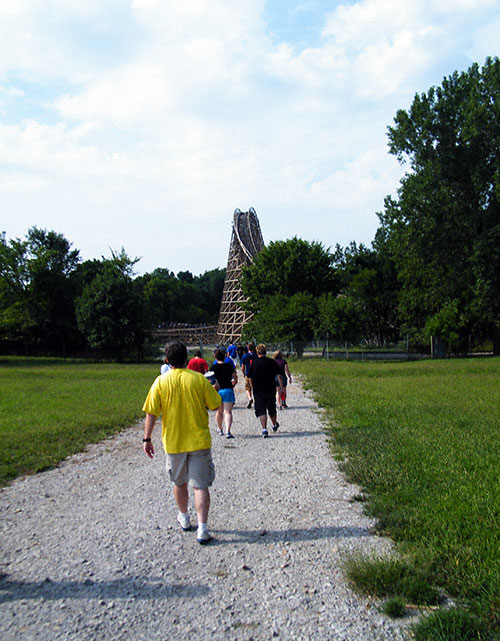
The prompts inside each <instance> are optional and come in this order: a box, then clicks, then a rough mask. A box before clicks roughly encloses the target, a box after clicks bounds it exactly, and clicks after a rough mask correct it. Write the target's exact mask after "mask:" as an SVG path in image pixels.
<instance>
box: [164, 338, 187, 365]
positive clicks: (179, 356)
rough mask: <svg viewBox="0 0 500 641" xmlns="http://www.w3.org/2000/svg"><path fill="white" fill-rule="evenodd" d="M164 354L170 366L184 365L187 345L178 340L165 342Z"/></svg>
mask: <svg viewBox="0 0 500 641" xmlns="http://www.w3.org/2000/svg"><path fill="white" fill-rule="evenodd" d="M165 356H166V358H167V360H168V362H169V363H170V365H172V367H184V366H185V365H186V361H187V347H186V346H185V345H184V343H181V342H180V341H172V342H171V343H167V344H166V345H165Z"/></svg>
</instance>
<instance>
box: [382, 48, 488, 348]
mask: <svg viewBox="0 0 500 641" xmlns="http://www.w3.org/2000/svg"><path fill="white" fill-rule="evenodd" d="M499 122H500V61H499V60H498V58H495V59H491V58H488V59H487V60H486V63H485V65H484V66H483V68H482V69H480V68H479V66H478V65H477V64H474V65H472V67H471V68H470V69H469V70H468V71H467V72H463V73H460V74H459V73H457V72H455V73H454V74H452V75H451V76H450V77H448V78H445V79H444V80H443V82H442V85H441V86H440V87H432V88H431V89H429V91H428V92H427V93H426V94H421V95H416V96H415V98H414V101H413V104H412V106H411V108H410V109H409V110H408V111H403V110H400V111H398V112H397V114H396V117H395V124H394V126H393V127H390V128H389V148H390V151H391V153H392V154H394V155H396V156H397V157H398V159H399V160H400V162H401V163H408V164H409V171H408V172H407V173H406V174H405V176H404V177H403V178H402V180H401V186H400V189H399V191H398V198H397V199H392V198H387V199H386V204H385V210H384V212H383V213H382V214H380V220H381V225H382V229H383V231H384V233H385V234H386V235H387V238H388V242H389V243H390V248H391V253H392V256H393V257H394V260H395V263H396V266H397V270H398V275H399V279H400V282H401V285H402V287H401V294H400V312H401V315H402V318H403V321H404V322H405V325H406V328H407V329H410V330H413V331H416V332H418V331H420V332H421V331H423V330H424V331H425V329H426V328H427V330H428V331H433V332H436V333H438V335H439V334H441V335H442V336H443V337H444V338H445V339H446V338H447V339H448V340H454V341H455V343H456V344H457V345H459V344H460V342H463V341H464V340H465V339H466V337H467V334H468V333H469V332H470V331H472V330H474V329H478V328H481V330H482V331H487V332H489V333H490V335H495V336H496V337H497V338H498V337H499V336H500V317H499V315H498V309H495V305H497V303H496V301H498V299H499V297H500V290H499V289H498V285H499V282H498V278H497V277H496V275H495V274H494V273H492V270H491V269H489V268H488V263H489V262H491V260H492V256H491V255H489V250H488V248H490V249H491V248H492V238H497V237H498V236H499V231H500V207H499V197H500V127H499V124H498V123H499ZM493 244H494V243H493ZM498 251H499V249H498V245H496V249H495V251H494V254H493V260H494V261H497V260H498V259H497V258H496V254H497V253H498ZM478 296H481V304H480V305H479V306H478V305H477V304H476V301H477V298H478ZM451 310H453V315H454V316H455V319H456V327H455V328H454V332H453V333H451V334H450V332H449V327H450V318H451V317H450V314H451ZM455 310H456V311H455ZM485 318H488V319H489V320H488V321H487V322H485ZM447 333H448V336H446V334H447ZM498 347H500V342H498Z"/></svg>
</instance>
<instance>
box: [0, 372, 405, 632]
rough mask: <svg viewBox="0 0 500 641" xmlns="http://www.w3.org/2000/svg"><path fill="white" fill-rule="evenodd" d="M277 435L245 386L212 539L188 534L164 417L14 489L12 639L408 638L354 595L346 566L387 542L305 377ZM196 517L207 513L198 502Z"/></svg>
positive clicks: (8, 605) (218, 441) (5, 515)
mask: <svg viewBox="0 0 500 641" xmlns="http://www.w3.org/2000/svg"><path fill="white" fill-rule="evenodd" d="M288 390H289V391H288V401H289V403H288V404H289V405H290V408H289V409H288V410H284V411H281V412H279V414H278V419H279V421H280V424H281V425H280V428H279V430H278V432H277V433H276V434H273V433H272V432H270V437H269V438H268V439H263V438H261V436H260V425H259V422H258V420H257V419H256V418H255V415H254V413H253V411H252V410H248V409H247V408H246V396H245V392H244V390H243V387H242V385H241V384H239V385H238V388H237V401H236V406H235V409H234V427H233V432H234V434H235V437H236V438H235V439H233V440H227V439H226V438H224V437H221V436H218V435H217V434H216V432H215V420H214V415H213V413H211V417H210V424H211V430H212V434H213V457H214V461H215V465H216V473H217V478H216V480H215V483H214V486H213V488H212V491H211V495H212V507H211V510H210V516H209V527H210V530H211V533H212V534H213V536H214V541H212V542H211V543H210V544H209V545H205V546H200V545H199V544H198V543H197V542H196V531H193V532H183V531H182V530H181V529H180V527H179V526H178V524H177V521H176V515H177V509H176V507H175V504H174V500H173V497H172V491H171V485H170V481H169V480H168V479H167V475H166V472H165V459H164V454H163V451H162V449H161V444H160V439H159V432H160V425H159V424H158V425H157V427H156V429H155V433H154V435H153V441H154V444H155V448H156V456H155V459H154V460H153V461H151V460H150V459H148V458H147V457H146V456H145V455H144V453H143V451H142V443H141V439H142V430H143V422H142V421H141V422H139V423H138V424H137V425H135V426H133V427H131V428H128V429H126V430H125V431H123V432H122V433H120V434H119V435H117V436H116V437H113V438H111V439H108V440H106V441H104V442H102V443H100V444H98V445H92V446H90V447H88V449H87V450H86V451H85V452H83V453H81V454H78V455H75V456H72V457H71V458H69V459H67V460H66V461H65V462H64V463H62V464H61V465H60V466H59V467H58V468H57V469H54V470H50V471H48V472H44V473H42V474H37V475H35V476H30V477H27V478H23V479H19V480H17V481H16V482H14V483H13V484H12V485H10V486H8V487H6V488H4V489H3V490H2V491H1V492H0V513H1V525H0V528H1V529H0V536H1V547H2V557H1V565H0V572H1V574H0V602H1V606H0V638H1V639H2V640H3V641H10V640H14V639H15V640H22V641H29V640H31V639H33V640H35V639H36V641H58V640H63V639H71V640H72V641H87V640H95V639H99V641H105V640H110V641H111V640H113V641H119V640H124V641H125V640H126V641H141V640H143V639H144V640H148V641H152V640H161V641H164V640H177V639H179V640H180V639H188V638H189V639H196V640H197V641H205V640H208V639H210V641H217V640H219V639H224V640H226V639H231V640H234V641H240V640H241V641H263V640H269V639H278V640H279V639H281V640H282V641H285V640H286V641H291V640H297V641H299V640H304V641H305V640H307V641H311V640H313V641H327V640H329V641H333V640H335V641H337V640H338V641H341V640H349V641H358V640H367V641H372V640H373V641H375V640H387V639H390V640H391V641H392V640H394V641H399V640H402V639H404V638H405V635H404V628H405V625H406V623H405V622H403V623H401V622H398V621H393V620H391V619H389V618H387V617H385V616H384V615H382V614H381V613H380V612H379V607H380V604H379V603H378V602H376V601H373V600H371V599H369V598H367V597H363V596H359V595H357V594H355V593H354V592H352V591H351V590H350V589H349V588H348V586H347V584H346V581H345V578H344V575H343V571H342V561H343V559H344V558H345V556H346V555H349V554H351V553H353V552H360V551H361V552H366V553H376V552H378V553H386V552H388V551H389V550H390V549H391V543H390V541H388V540H387V539H384V538H381V537H376V536H374V535H372V533H371V531H372V528H373V526H374V522H373V521H372V520H370V519H369V518H367V517H366V516H365V515H364V514H363V511H362V506H361V505H360V503H359V502H356V501H353V497H354V496H355V495H356V494H358V493H359V488H357V487H355V486H353V485H350V484H348V483H347V482H346V481H345V479H344V477H343V476H342V474H341V473H340V472H339V471H338V469H337V466H336V463H335V461H334V460H333V459H332V457H331V455H330V453H329V450H328V447H327V441H326V437H325V434H324V432H323V427H322V423H321V416H320V414H319V412H318V411H317V408H316V405H315V403H314V401H313V399H312V397H311V396H310V395H309V394H308V393H306V392H304V391H303V390H302V389H301V388H300V387H299V386H298V385H295V384H294V385H292V386H289V388H288ZM190 511H191V516H192V520H193V521H194V522H196V517H195V512H194V508H193V507H192V504H191V507H190Z"/></svg>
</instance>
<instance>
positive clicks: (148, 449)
mask: <svg viewBox="0 0 500 641" xmlns="http://www.w3.org/2000/svg"><path fill="white" fill-rule="evenodd" d="M155 423H156V416H155V415H154V414H146V423H145V425H144V441H143V443H142V445H143V449H144V452H145V453H146V454H147V455H148V456H149V458H153V456H154V455H155V448H154V447H153V441H152V440H151V435H152V433H153V429H154V426H155ZM146 439H149V440H146Z"/></svg>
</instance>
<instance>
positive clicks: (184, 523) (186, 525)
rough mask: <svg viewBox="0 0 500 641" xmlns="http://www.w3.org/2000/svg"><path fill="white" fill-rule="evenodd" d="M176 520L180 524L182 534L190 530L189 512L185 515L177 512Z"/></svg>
mask: <svg viewBox="0 0 500 641" xmlns="http://www.w3.org/2000/svg"><path fill="white" fill-rule="evenodd" d="M177 520H178V521H179V523H180V524H181V528H182V529H183V530H184V532H189V531H190V529H191V519H190V518H189V512H186V513H185V514H184V513H183V512H179V514H178V515H177Z"/></svg>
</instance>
